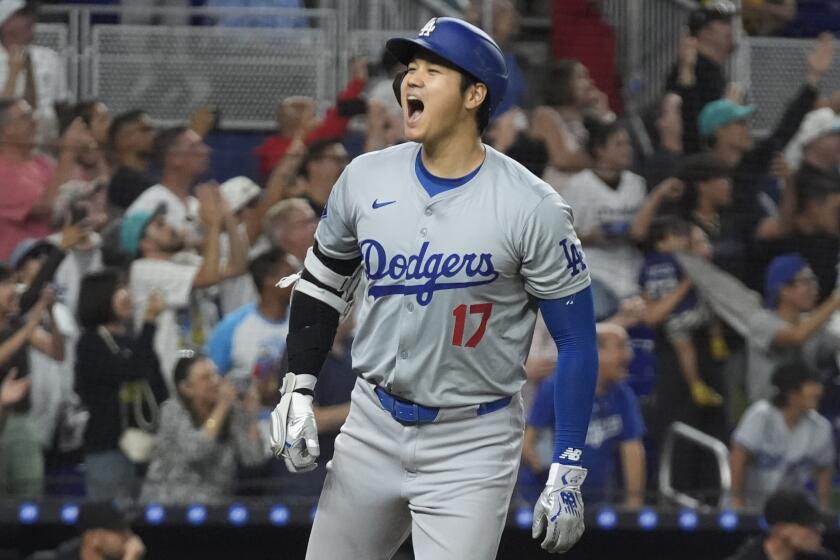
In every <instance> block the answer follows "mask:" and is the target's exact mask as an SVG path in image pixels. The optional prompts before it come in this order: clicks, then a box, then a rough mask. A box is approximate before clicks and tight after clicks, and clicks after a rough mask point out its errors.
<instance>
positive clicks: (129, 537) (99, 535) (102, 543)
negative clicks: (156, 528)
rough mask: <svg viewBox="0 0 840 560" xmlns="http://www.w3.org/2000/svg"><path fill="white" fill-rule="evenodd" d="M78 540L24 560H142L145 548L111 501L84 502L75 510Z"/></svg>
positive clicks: (126, 519)
mask: <svg viewBox="0 0 840 560" xmlns="http://www.w3.org/2000/svg"><path fill="white" fill-rule="evenodd" d="M76 528H77V530H78V531H79V537H78V538H75V539H71V540H69V541H67V542H64V543H62V544H61V545H60V546H59V547H58V548H57V549H55V550H54V551H49V552H47V551H42V552H36V553H35V554H33V555H32V556H29V557H28V558H27V560H88V559H97V560H98V559H103V560H105V559H109V558H120V559H121V560H143V558H145V557H146V545H144V544H143V541H142V540H140V537H138V536H137V535H135V534H134V532H133V531H132V530H131V523H130V519H129V516H128V515H127V514H126V512H125V511H124V510H122V509H120V508H118V507H117V506H116V505H115V504H114V502H113V501H102V502H86V503H83V504H82V505H81V506H79V517H78V522H77V524H76Z"/></svg>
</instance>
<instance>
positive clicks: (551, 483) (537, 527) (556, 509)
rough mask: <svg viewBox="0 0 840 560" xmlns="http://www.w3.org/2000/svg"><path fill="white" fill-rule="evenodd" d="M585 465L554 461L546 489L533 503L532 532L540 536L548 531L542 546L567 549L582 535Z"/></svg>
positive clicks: (556, 549)
mask: <svg viewBox="0 0 840 560" xmlns="http://www.w3.org/2000/svg"><path fill="white" fill-rule="evenodd" d="M585 479H586V469H584V468H582V467H573V466H569V465H561V464H559V463H552V465H551V470H549V472H548V480H547V481H546V483H545V489H544V490H543V491H542V494H541V495H540V499H539V500H537V505H536V506H535V507H534V524H533V526H532V528H531V536H532V537H534V538H535V539H539V538H540V535H542V533H543V531H545V539H544V540H543V542H542V545H541V546H542V548H543V549H544V550H547V551H549V552H554V553H558V552H561V553H562V552H567V551H568V550H569V549H571V548H572V547H573V546H574V544H575V543H576V542H578V540H579V539H580V537H581V535H583V529H584V527H583V496H581V493H580V486H581V484H583V481H584V480H585Z"/></svg>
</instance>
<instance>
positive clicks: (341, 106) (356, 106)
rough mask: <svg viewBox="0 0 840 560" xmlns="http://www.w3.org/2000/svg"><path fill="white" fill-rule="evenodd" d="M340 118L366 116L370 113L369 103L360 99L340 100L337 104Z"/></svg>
mask: <svg viewBox="0 0 840 560" xmlns="http://www.w3.org/2000/svg"><path fill="white" fill-rule="evenodd" d="M335 108H336V110H337V111H338V116H339V117H345V118H349V117H355V116H356V115H365V114H367V111H368V106H367V101H365V100H364V99H362V98H360V97H356V98H353V99H339V100H338V102H337V103H336V104H335Z"/></svg>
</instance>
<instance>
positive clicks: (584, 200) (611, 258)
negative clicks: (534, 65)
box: [563, 123, 682, 299]
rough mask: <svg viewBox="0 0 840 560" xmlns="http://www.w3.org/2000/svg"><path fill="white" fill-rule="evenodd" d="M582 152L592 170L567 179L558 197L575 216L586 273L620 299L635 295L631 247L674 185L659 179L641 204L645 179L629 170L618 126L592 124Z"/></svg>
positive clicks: (635, 254)
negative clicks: (567, 183) (590, 162)
mask: <svg viewBox="0 0 840 560" xmlns="http://www.w3.org/2000/svg"><path fill="white" fill-rule="evenodd" d="M587 150H588V151H589V154H590V156H591V157H592V159H593V161H594V164H593V166H592V169H587V170H586V171H582V172H580V173H578V174H577V175H575V176H574V177H572V179H571V181H570V182H569V186H568V188H567V189H566V191H565V193H563V196H564V198H565V199H566V201H567V202H568V203H569V206H571V207H572V210H573V211H574V214H575V228H576V229H577V231H578V236H579V237H580V240H581V242H582V243H583V248H584V250H585V251H586V260H587V264H588V266H589V272H590V274H591V275H592V277H593V278H597V279H598V280H600V281H601V282H603V283H604V285H605V286H606V287H607V288H609V289H610V290H611V291H612V292H613V293H614V294H615V295H616V296H617V297H618V298H619V299H624V298H627V297H630V296H633V295H637V294H638V291H639V285H638V276H639V268H640V267H641V264H642V255H641V252H640V251H639V249H638V248H637V247H636V243H638V242H642V241H644V240H645V238H646V237H647V228H648V227H649V225H650V222H651V220H652V219H653V217H654V215H655V214H656V211H657V209H658V207H659V206H660V205H661V204H662V203H663V202H664V201H665V200H667V199H669V198H673V197H674V196H675V195H677V194H679V192H680V190H681V188H682V186H681V184H680V183H679V182H678V181H675V180H668V181H664V182H663V183H661V184H660V185H657V187H656V188H655V189H654V192H653V193H651V196H650V197H649V198H648V199H647V200H646V196H647V187H646V186H645V182H644V179H642V178H641V177H639V176H638V175H636V174H635V173H632V172H631V171H629V168H630V164H631V161H632V148H631V147H630V135H629V134H628V133H627V131H626V130H625V129H624V127H623V126H621V125H620V124H618V123H610V124H607V125H601V124H594V125H593V126H592V130H591V134H590V137H589V143H588V145H587Z"/></svg>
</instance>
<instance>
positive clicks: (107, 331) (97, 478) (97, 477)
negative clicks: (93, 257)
mask: <svg viewBox="0 0 840 560" xmlns="http://www.w3.org/2000/svg"><path fill="white" fill-rule="evenodd" d="M163 309H164V303H163V298H162V297H161V296H160V295H159V294H152V296H151V297H149V302H148V304H147V306H146V309H145V310H144V312H143V326H142V327H141V329H140V332H139V333H137V334H136V335H135V334H134V333H133V330H134V329H133V325H132V303H131V294H130V293H129V291H128V287H127V286H126V285H125V283H124V281H123V280H122V279H121V278H120V275H119V273H118V272H117V271H116V270H113V269H111V270H105V271H103V272H98V273H96V274H91V275H89V276H86V277H85V278H84V280H83V281H82V285H81V298H80V304H79V322H80V323H81V325H82V328H83V329H84V332H83V333H82V335H81V337H80V338H79V342H78V346H77V351H76V363H75V379H76V383H75V384H76V387H75V389H76V392H77V393H78V394H79V396H80V397H81V400H82V403H83V404H84V405H85V407H87V410H88V412H89V413H90V420H89V421H88V424H87V429H86V430H85V435H84V452H85V482H86V485H87V495H88V497H89V498H90V499H93V500H112V499H116V498H119V499H126V498H131V499H135V498H137V495H138V494H139V493H140V477H139V473H138V467H139V465H137V464H136V463H143V462H145V461H144V460H143V458H142V457H140V456H138V455H137V454H136V453H137V450H136V449H133V448H132V447H131V446H132V442H131V441H130V439H129V438H131V437H133V435H132V434H128V435H127V430H128V429H132V430H142V431H143V432H144V433H146V434H147V438H149V439H150V438H151V434H152V433H153V432H154V431H155V430H156V429H157V423H158V420H159V418H158V406H157V405H158V403H159V402H163V401H164V400H166V397H167V392H166V384H165V383H164V381H163V377H162V374H161V371H160V363H159V361H158V358H157V354H156V353H155V349H154V339H155V330H156V328H157V327H156V321H157V318H158V316H159V315H160V314H161V312H162V311H163ZM138 412H139V414H138ZM139 451H141V452H142V449H141V450H139ZM129 453H130V454H132V455H134V456H133V457H132V456H129V455H128V454H129ZM141 454H142V453H141Z"/></svg>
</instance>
